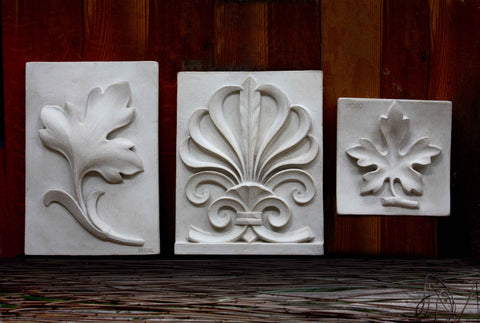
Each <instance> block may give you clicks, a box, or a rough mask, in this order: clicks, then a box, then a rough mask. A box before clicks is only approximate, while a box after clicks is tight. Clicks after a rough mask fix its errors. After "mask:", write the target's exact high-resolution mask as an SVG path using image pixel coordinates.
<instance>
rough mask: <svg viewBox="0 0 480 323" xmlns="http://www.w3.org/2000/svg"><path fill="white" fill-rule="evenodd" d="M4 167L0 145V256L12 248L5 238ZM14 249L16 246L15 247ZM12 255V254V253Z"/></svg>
mask: <svg viewBox="0 0 480 323" xmlns="http://www.w3.org/2000/svg"><path fill="white" fill-rule="evenodd" d="M6 170H7V169H6V167H5V147H3V146H2V145H0V257H2V256H7V255H9V254H11V253H10V252H9V249H12V248H14V247H13V246H11V245H10V243H9V241H8V240H7V238H8V237H7V235H6V233H7V231H8V230H10V228H8V227H7V225H6V224H7V223H6V221H5V220H6V218H7V216H8V213H7V212H8V209H7V204H6V202H7V181H6V176H5V175H6ZM15 249H16V247H15ZM12 255H13V254H12Z"/></svg>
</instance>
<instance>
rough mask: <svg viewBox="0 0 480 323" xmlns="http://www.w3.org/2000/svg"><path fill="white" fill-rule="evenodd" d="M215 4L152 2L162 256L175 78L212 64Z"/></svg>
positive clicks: (167, 250) (169, 214)
mask: <svg viewBox="0 0 480 323" xmlns="http://www.w3.org/2000/svg"><path fill="white" fill-rule="evenodd" d="M212 42H213V1H212V0H197V1H189V2H184V1H151V2H150V6H149V38H148V55H147V57H148V59H152V60H156V61H158V62H159V70H160V80H159V137H160V147H159V149H160V207H161V217H160V224H161V226H160V228H161V242H162V246H161V249H162V254H166V255H171V254H173V245H174V242H175V184H176V183H175V182H176V176H175V174H176V170H175V163H176V124H177V112H176V111H177V110H176V105H177V73H178V72H180V71H182V70H208V69H209V68H210V67H211V66H212V64H213V63H212V61H213V45H212Z"/></svg>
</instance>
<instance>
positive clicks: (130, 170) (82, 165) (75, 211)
mask: <svg viewBox="0 0 480 323" xmlns="http://www.w3.org/2000/svg"><path fill="white" fill-rule="evenodd" d="M130 96H131V93H130V86H129V84H128V83H127V82H121V83H116V84H113V85H111V86H109V87H108V88H107V89H106V90H105V92H104V93H102V92H101V90H100V88H95V89H93V90H92V91H90V93H89V95H88V99H87V105H86V106H85V107H77V106H74V105H73V104H70V103H65V106H64V108H61V107H59V106H45V107H43V108H42V110H41V113H40V118H41V121H42V123H43V125H44V126H45V129H41V130H39V136H40V139H41V141H42V142H43V144H44V145H45V146H46V147H48V148H51V149H53V150H55V151H57V152H58V153H60V154H62V155H63V156H64V157H65V158H66V159H67V161H68V162H69V164H70V167H71V169H72V177H73V182H74V188H75V193H76V194H75V195H76V199H75V198H73V197H72V196H71V195H70V194H68V193H67V192H65V191H62V190H51V191H49V192H47V193H46V194H45V196H44V202H45V205H47V206H48V205H49V204H51V203H53V202H56V203H59V204H61V205H62V206H64V207H65V208H66V209H67V210H68V211H69V212H70V214H72V216H73V217H74V218H75V219H76V220H77V221H78V223H79V224H81V225H82V226H83V227H84V228H85V229H86V230H87V231H88V232H90V233H91V234H92V235H94V236H95V237H97V238H98V239H101V240H105V241H112V242H116V243H120V244H125V245H132V246H141V245H143V243H144V241H143V240H142V239H137V238H132V237H128V236H125V235H123V234H120V233H117V232H116V231H115V230H113V229H112V228H110V227H109V226H108V224H107V223H105V222H104V221H103V220H102V218H101V217H100V216H99V215H98V214H97V202H98V200H99V198H100V197H101V196H102V195H103V194H104V192H101V191H96V192H93V193H91V194H90V195H89V196H88V198H87V199H86V200H84V198H83V190H82V181H83V178H84V177H85V175H87V174H88V173H90V172H97V173H98V174H100V175H101V176H102V177H103V178H104V179H105V180H106V181H108V182H110V183H120V182H122V181H123V176H122V175H133V174H135V173H138V172H141V171H143V164H142V161H141V159H140V158H139V157H138V156H137V154H136V153H135V152H134V151H133V150H132V148H134V144H133V143H132V142H131V141H130V140H127V139H124V138H115V139H108V138H107V137H108V135H109V134H111V133H112V132H113V131H114V130H116V129H119V128H121V127H124V126H126V125H128V124H129V123H130V122H131V121H132V119H133V117H134V115H135V109H134V108H130V107H128V106H127V105H128V103H129V101H130Z"/></svg>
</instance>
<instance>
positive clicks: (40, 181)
mask: <svg viewBox="0 0 480 323" xmlns="http://www.w3.org/2000/svg"><path fill="white" fill-rule="evenodd" d="M157 147H158V65H157V63H156V62H69V63H44V62H42V63H27V66H26V152H25V158H26V201H25V216H26V219H25V253H26V254H28V255H125V254H131V255H136V254H155V253H159V250H160V247H159V190H158V184H159V183H158V149H157Z"/></svg>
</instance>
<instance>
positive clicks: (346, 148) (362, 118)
mask: <svg viewBox="0 0 480 323" xmlns="http://www.w3.org/2000/svg"><path fill="white" fill-rule="evenodd" d="M337 112H338V115H337V117H338V120H337V121H338V122H337V131H338V132H337V212H338V213H339V214H379V215H430V216H446V215H450V141H451V123H452V103H451V102H447V101H419V100H386V99H353V98H340V99H339V100H338V111H337Z"/></svg>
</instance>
